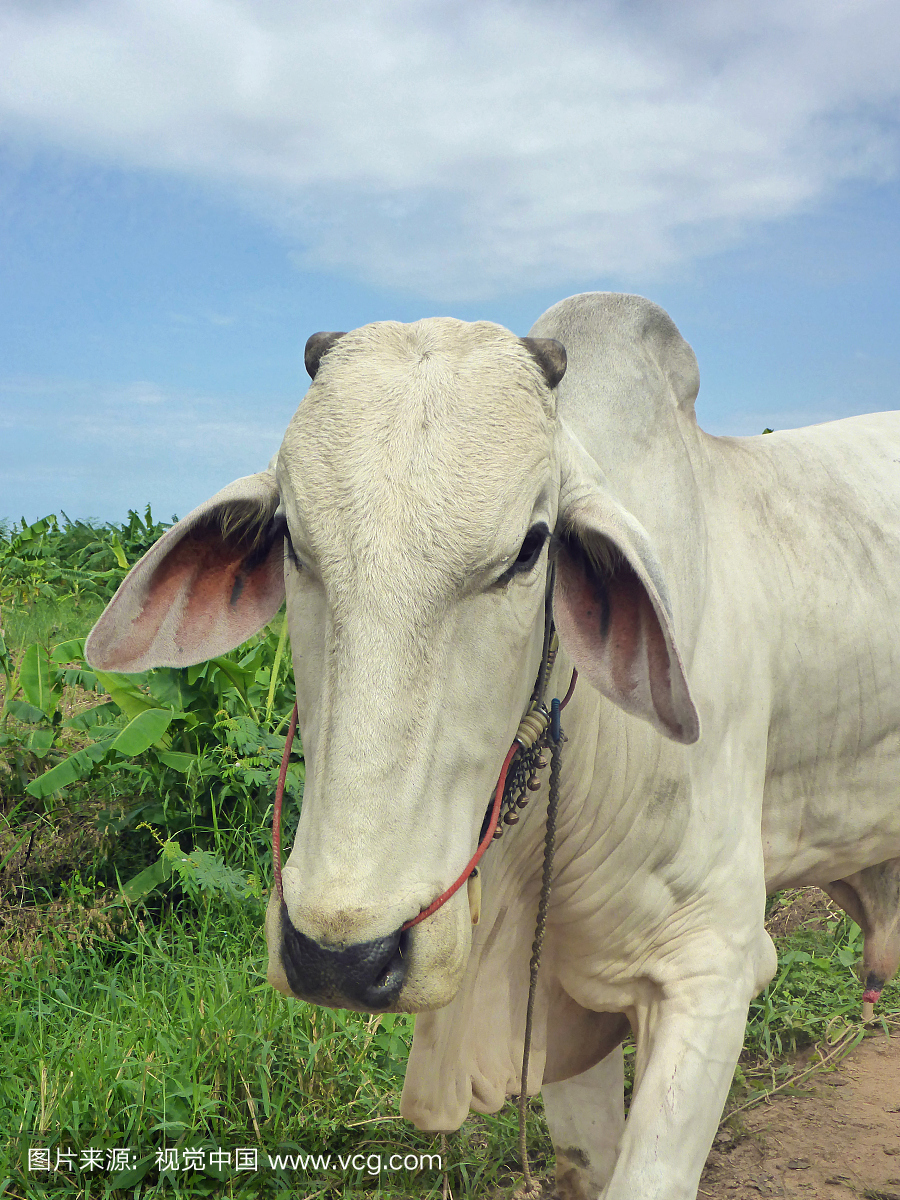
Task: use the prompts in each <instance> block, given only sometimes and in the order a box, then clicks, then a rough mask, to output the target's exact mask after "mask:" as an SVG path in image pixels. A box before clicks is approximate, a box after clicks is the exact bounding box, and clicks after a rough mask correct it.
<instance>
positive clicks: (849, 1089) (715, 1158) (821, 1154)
mask: <svg viewBox="0 0 900 1200" xmlns="http://www.w3.org/2000/svg"><path fill="white" fill-rule="evenodd" d="M699 1195H700V1196H701V1197H706V1198H707V1200H758V1197H759V1196H803V1197H810V1198H813V1200H850V1198H851V1197H860V1196H863V1197H868V1198H869V1200H900V1033H898V1032H896V1031H895V1032H894V1035H893V1036H892V1037H888V1036H887V1035H886V1034H885V1033H884V1032H883V1030H880V1029H878V1030H875V1031H873V1032H872V1033H871V1034H869V1035H868V1036H867V1037H866V1039H865V1041H863V1042H862V1043H861V1044H860V1045H859V1046H858V1047H857V1048H856V1049H855V1050H854V1051H852V1052H851V1054H850V1055H849V1057H848V1058H846V1059H845V1060H844V1061H843V1062H842V1063H841V1064H840V1065H839V1066H838V1067H837V1068H835V1069H834V1070H833V1071H829V1072H828V1073H827V1074H824V1073H823V1074H821V1075H817V1076H815V1077H814V1078H813V1081H812V1083H811V1085H810V1086H809V1088H808V1089H803V1091H802V1093H801V1094H795V1095H790V1096H787V1095H783V1096H782V1095H776V1096H773V1097H772V1098H771V1099H770V1100H769V1101H768V1102H767V1103H763V1104H760V1105H759V1106H758V1107H756V1108H753V1109H749V1110H747V1111H745V1112H743V1113H738V1114H736V1115H735V1116H734V1117H732V1118H730V1120H727V1121H725V1122H724V1123H723V1125H722V1128H721V1129H720V1130H719V1133H718V1134H717V1135H716V1143H715V1146H714V1148H713V1150H712V1152H711V1153H710V1156H709V1159H708V1161H707V1165H706V1169H705V1171H704V1173H703V1178H702V1180H701V1183H700V1192H699Z"/></svg>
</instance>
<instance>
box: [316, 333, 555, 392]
mask: <svg viewBox="0 0 900 1200" xmlns="http://www.w3.org/2000/svg"><path fill="white" fill-rule="evenodd" d="M319 336H320V337H321V336H322V335H321V334H320V335H319ZM519 341H520V342H521V343H522V345H523V346H524V347H525V349H526V350H527V351H528V353H529V354H530V355H531V357H532V358H533V359H534V361H535V362H536V363H537V365H538V366H539V367H540V368H541V370H542V371H543V373H544V378H545V379H546V380H547V386H548V387H549V388H555V387H556V385H557V384H558V383H559V381H560V380H561V379H562V377H563V375H565V373H566V348H565V346H564V345H563V344H562V342H558V341H557V340H556V338H532V337H523V338H519Z"/></svg>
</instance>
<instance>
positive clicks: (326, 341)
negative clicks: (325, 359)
mask: <svg viewBox="0 0 900 1200" xmlns="http://www.w3.org/2000/svg"><path fill="white" fill-rule="evenodd" d="M343 336H344V335H343V333H314V334H313V335H312V337H311V338H309V339H308V341H307V343H306V350H305V351H304V352H303V361H304V363H305V364H306V370H307V374H308V375H309V377H310V379H315V377H316V372H317V371H318V369H319V363H320V362H321V360H322V355H323V354H327V353H328V351H329V350H330V349H331V347H332V346H333V345H334V343H335V342H336V341H337V340H338V338H342V337H343Z"/></svg>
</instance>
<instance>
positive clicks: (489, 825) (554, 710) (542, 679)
mask: <svg viewBox="0 0 900 1200" xmlns="http://www.w3.org/2000/svg"><path fill="white" fill-rule="evenodd" d="M555 575H556V567H555V565H554V566H552V567H551V568H550V572H549V574H548V577H547V588H546V592H545V597H544V641H543V648H542V651H541V663H540V667H539V668H538V674H537V679H536V680H535V683H534V688H533V690H532V693H531V698H530V700H529V702H528V707H527V708H526V710H525V714H524V716H523V717H522V720H521V721H520V722H519V728H518V729H517V730H516V736H515V737H514V738H513V742H512V745H511V746H510V748H509V750H508V751H507V753H506V758H505V759H504V761H503V766H502V767H501V769H500V776H499V778H498V780H497V786H496V788H495V789H494V798H493V802H492V803H490V805H489V808H488V811H487V812H486V813H485V819H484V824H483V825H482V832H481V837H480V839H479V842H478V849H477V850H476V851H475V853H474V854H473V855H472V857H471V858H470V859H469V861H468V863H467V864H466V866H465V867H464V869H463V871H462V873H461V874H460V875H459V876H458V877H457V878H456V879H455V880H454V882H453V883H452V884H451V885H450V887H448V888H447V890H446V891H445V892H442V893H441V895H440V896H438V897H437V899H435V900H433V901H432V902H431V904H429V905H428V907H427V908H424V909H423V910H422V911H421V912H420V913H419V914H418V916H415V917H413V918H412V919H411V920H409V921H407V922H406V923H405V924H404V925H402V926H401V932H405V931H406V930H407V929H412V927H413V926H414V925H418V924H419V922H420V921H424V920H425V919H426V917H430V916H431V915H432V913H435V912H437V910H438V909H439V908H441V907H442V906H443V905H444V904H446V903H447V901H448V900H449V899H450V897H451V896H454V895H455V894H456V893H457V892H458V891H459V889H460V888H461V887H462V885H463V884H464V883H465V882H466V881H467V880H468V879H469V877H470V876H473V875H475V874H477V868H478V864H479V862H480V861H481V859H482V857H483V856H484V853H485V851H486V850H487V848H488V846H489V845H490V843H491V842H492V841H496V840H498V839H499V838H501V837H502V836H503V833H504V829H503V826H504V825H506V826H512V825H516V824H517V823H518V821H519V814H520V810H521V809H523V808H525V806H526V805H527V804H528V800H529V793H530V792H533V791H537V790H538V789H539V788H540V786H541V784H540V781H539V779H538V771H540V770H543V769H544V767H546V766H547V758H546V756H545V754H544V753H543V751H545V750H546V749H547V748H548V746H549V745H550V744H551V742H552V744H553V746H554V747H557V748H558V747H559V745H560V744H561V742H562V740H563V737H562V730H561V729H560V727H559V713H560V711H561V710H562V709H563V708H565V706H566V705H567V704H568V703H569V700H570V699H571V697H572V693H573V691H574V690H575V683H576V681H577V679H578V672H577V670H573V671H572V679H571V682H570V683H569V688H568V691H567V692H566V695H565V698H564V699H563V700H562V701H559V700H557V699H554V700H552V701H551V704H550V708H549V709H548V708H547V706H546V704H545V703H544V696H545V694H546V690H547V681H548V680H549V678H550V672H551V670H552V669H553V664H554V662H555V661H556V655H557V651H558V649H559V639H558V637H557V634H556V628H555V626H554V623H553V613H552V599H553V583H554V579H555ZM296 731H297V705H296V704H295V705H294V708H293V711H292V713H291V719H290V724H289V725H288V732H287V737H286V739H285V743H284V754H283V755H282V758H281V771H280V772H279V775H278V786H277V788H276V789H275V804H274V807H273V811H272V865H273V873H274V876H275V892H276V894H277V896H278V899H279V900H280V901H281V902H282V903H283V902H284V884H283V882H282V878H281V809H282V804H283V799H284V785H285V780H286V778H287V768H288V761H289V759H290V756H291V749H292V747H293V744H294V736H295V734H296ZM501 814H502V823H501Z"/></svg>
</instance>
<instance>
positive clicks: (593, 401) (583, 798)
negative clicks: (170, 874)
mask: <svg viewBox="0 0 900 1200" xmlns="http://www.w3.org/2000/svg"><path fill="white" fill-rule="evenodd" d="M560 344H561V345H560ZM563 347H564V348H565V354H564V353H563V349H562V348H563ZM566 354H567V355H568V368H567V369H566ZM307 363H308V366H309V369H310V373H311V374H312V375H313V376H314V382H313V384H312V386H311V387H310V389H309V392H308V394H307V396H306V397H305V399H304V401H303V403H302V404H301V405H300V407H299V408H298V410H297V412H296V414H295V416H294V417H293V419H292V420H291V423H290V425H289V426H288V430H287V433H286V435H285V438H284V442H283V444H282V447H281V450H280V451H279V454H278V456H277V461H276V462H275V463H274V466H272V467H270V469H269V470H267V471H264V472H262V473H261V474H259V475H254V476H250V477H249V478H246V479H241V480H238V481H237V482H236V483H233V484H231V485H230V486H229V487H227V488H225V490H224V491H222V492H220V493H219V494H218V495H217V496H215V497H214V498H213V499H212V500H210V501H208V502H207V503H206V504H204V505H203V506H202V507H200V508H198V509H197V510H196V511H195V512H193V513H192V514H191V515H190V516H188V517H186V518H185V519H184V520H182V521H180V522H179V523H178V524H177V525H175V526H174V527H173V528H172V529H171V530H169V532H168V533H167V534H166V535H165V536H164V537H163V538H162V540H161V541H160V542H159V543H158V544H157V545H156V546H155V547H154V548H153V549H152V550H151V551H150V552H149V554H147V555H146V557H145V558H144V559H143V560H142V562H141V563H139V564H138V565H137V566H136V567H135V568H134V570H133V571H132V573H131V574H130V575H129V577H128V579H127V580H126V581H125V583H124V584H123V585H122V588H121V589H120V591H119V593H118V594H117V596H116V598H115V599H114V600H113V601H112V603H111V604H110V606H109V608H108V609H107V611H106V613H105V614H104V615H103V617H101V619H100V622H99V623H98V625H97V626H96V628H95V630H94V631H93V633H92V635H91V638H90V641H89V643H88V657H89V658H90V660H91V662H93V663H94V664H95V665H96V666H98V667H102V668H104V669H106V670H114V671H141V670H145V669H146V668H148V667H151V666H154V665H170V666H184V665H187V664H189V663H196V662H198V661H201V660H203V659H206V658H209V657H212V656H214V655H217V654H220V653H222V652H224V651H226V650H228V649H230V648H231V647H233V646H235V645H237V644H238V643H240V642H241V641H242V640H243V639H245V638H247V637H248V636H250V634H252V633H253V632H254V631H255V630H257V629H259V628H260V627H261V626H262V625H263V624H264V623H265V622H266V621H268V620H270V619H271V618H272V617H273V616H274V615H275V614H276V612H277V611H278V608H279V605H280V604H281V602H282V598H283V596H284V593H285V591H286V593H287V612H288V619H289V622H290V631H291V643H292V647H293V660H294V673H295V677H296V687H297V699H298V704H299V713H300V729H301V732H302V738H303V748H304V752H305V755H306V764H307V766H306V793H305V796H304V800H303V812H302V817H301V819H300V825H299V828H298V830H297V834H296V840H295V842H294V846H293V850H292V852H291V855H290V858H289V860H288V862H287V864H286V866H285V870H284V903H283V904H280V903H279V902H278V900H277V899H276V898H273V901H272V904H271V905H270V908H269V914H268V919H267V933H268V941H269V951H270V967H269V978H270V980H271V981H272V983H273V984H275V986H276V987H279V988H281V989H282V990H283V991H286V992H293V993H294V994H297V995H301V996H304V997H306V998H308V999H311V1000H314V1001H318V1002H323V1003H327V1004H330V1005H339V1006H344V1007H348V1008H357V1009H362V1010H376V1011H377V1010H393V1011H407V1012H409V1011H416V1012H420V1013H421V1014H422V1015H420V1016H419V1017H418V1019H417V1022H416V1032H415V1040H414V1044H413V1050H412V1055H411V1058H410V1061H409V1068H408V1071H407V1076H406V1085H405V1089H404V1093H403V1104H402V1108H403V1112H404V1113H405V1114H406V1116H407V1117H409V1119H410V1120H412V1121H414V1122H415V1123H416V1124H417V1125H419V1126H420V1127H422V1128H423V1129H432V1130H452V1129H455V1128H457V1127H458V1126H459V1125H460V1124H461V1122H462V1121H463V1120H464V1118H465V1116H466V1114H467V1113H468V1111H469V1109H470V1107H471V1108H474V1109H476V1110H478V1111H481V1112H492V1111H495V1110H496V1109H498V1108H499V1107H500V1106H501V1105H502V1104H503V1102H504V1097H505V1096H506V1095H507V1094H509V1093H514V1092H516V1091H517V1090H518V1089H519V1086H520V1070H521V1051H522V1042H523V1025H524V1018H525V1004H526V991H527V981H528V960H529V954H530V947H531V941H532V937H533V926H534V916H535V908H536V904H537V897H538V890H539V881H540V871H541V846H542V839H543V813H542V806H541V805H540V804H538V803H535V804H532V805H531V806H530V807H529V808H528V809H527V810H526V813H525V815H524V816H523V819H522V820H521V822H520V823H519V825H518V826H517V827H516V828H515V829H514V830H511V831H510V832H508V833H507V835H506V836H505V837H504V838H503V839H502V841H500V842H498V843H496V844H495V845H493V846H492V847H491V848H490V849H489V850H488V852H487V855H486V857H485V859H484V860H483V864H482V866H483V871H482V878H483V885H484V896H483V908H482V915H481V923H480V924H479V925H478V926H477V927H476V928H475V929H474V931H473V928H472V925H471V922H470V913H469V906H468V904H467V901H466V888H462V889H461V890H460V891H458V892H457V893H456V894H455V895H454V896H453V898H452V899H451V900H450V901H448V902H447V903H446V904H445V905H444V906H443V907H441V908H440V909H439V910H438V911H437V912H435V913H434V914H433V915H432V916H430V917H429V918H428V919H427V920H424V921H423V922H422V923H421V924H419V925H417V926H416V927H415V928H413V929H409V930H407V931H405V932H402V933H401V926H402V925H403V924H404V923H405V922H407V921H408V920H410V919H411V918H412V917H414V916H415V915H416V914H417V913H419V912H421V910H422V909H424V908H425V907H426V906H428V905H429V904H430V902H431V901H432V900H434V898H435V897H436V896H438V895H439V894H440V893H441V892H442V891H443V890H444V889H445V888H447V886H448V885H449V884H450V883H451V882H452V881H453V880H454V879H455V878H456V877H457V876H458V875H459V874H460V872H461V871H462V870H463V868H464V866H465V864H466V863H467V861H468V860H469V858H470V856H471V855H472V852H473V849H474V847H475V845H476V843H477V840H478V837H479V831H480V829H481V827H482V821H483V818H484V815H485V808H486V805H487V802H488V801H489V799H490V796H491V794H492V791H493V789H494V786H495V781H496V779H497V775H498V770H499V767H500V764H501V762H502V760H503V758H504V754H505V752H506V750H507V748H508V746H509V744H510V741H511V739H512V737H513V735H514V733H515V731H516V727H517V725H518V722H519V719H520V717H521V715H522V713H523V711H524V709H525V706H526V704H527V701H528V698H529V695H530V692H531V689H532V685H533V683H534V680H535V676H536V672H537V669H538V664H539V660H540V656H541V650H542V637H543V630H544V595H545V586H546V583H547V579H548V567H549V564H550V563H551V562H555V566H556V583H555V593H554V595H553V598H552V599H553V613H554V617H555V621H556V625H557V628H558V631H559V635H560V639H561V644H562V649H561V652H560V654H559V657H558V659H557V662H556V665H555V667H554V669H553V672H552V675H551V676H550V685H549V693H548V694H549V695H550V696H553V695H555V696H559V695H560V694H561V692H563V691H564V690H565V688H566V685H567V683H568V680H569V678H570V675H571V672H572V668H573V664H574V665H575V666H577V668H578V671H579V673H580V682H579V683H578V685H577V687H576V689H575V692H574V696H573V699H572V702H571V704H570V705H569V707H568V708H567V709H566V712H565V714H564V718H565V719H564V728H565V733H566V735H567V738H568V740H567V742H566V744H565V747H564V750H563V758H562V778H561V798H560V814H559V834H558V851H557V858H556V865H555V879H554V886H553V892H552V897H551V909H550V917H549V924H548V928H547V935H546V941H545V953H544V962H543V965H542V968H541V976H540V979H539V985H538V994H537V1004H536V1022H535V1039H534V1046H533V1052H532V1074H531V1078H532V1080H533V1090H537V1089H538V1088H540V1089H541V1090H542V1091H543V1094H544V1098H545V1102H546V1110H547V1116H548V1121H549V1124H550V1129H551V1133H552V1135H553V1141H554V1144H555V1147H556V1150H557V1155H558V1168H557V1178H558V1187H559V1191H560V1194H561V1195H563V1196H565V1197H568V1198H575V1197H579V1198H582V1197H590V1198H592V1200H593V1198H595V1197H597V1195H598V1194H600V1193H602V1195H603V1196H604V1197H606V1198H608V1200H613V1198H615V1200H626V1198H627V1200H662V1198H665V1200H687V1198H688V1197H693V1196H694V1195H695V1193H696V1190H697V1185H698V1179H699V1177H700V1172H701V1169H702V1167H703V1163H704V1160H705V1158H706V1154H707V1152H708V1150H709V1147H710V1143H711V1141H712V1138H713V1135H714V1133H715V1130H716V1124H717V1121H718V1118H719V1114H720V1112H721V1110H722V1106H723V1103H724V1100H725V1098H726V1095H727V1092H728V1087H729V1084H730V1083H731V1078H732V1073H733V1070H734V1065H735V1062H736V1060H737V1057H738V1054H739V1052H740V1049H741V1041H742V1037H743V1033H744V1023H745V1020H746V1017H747V1006H748V1002H749V1000H750V999H751V997H752V996H753V995H754V994H755V993H756V992H758V991H759V990H760V989H761V988H762V987H763V986H764V985H765V984H766V983H767V981H768V980H769V979H770V978H771V976H772V974H773V971H774V969H775V951H774V949H773V946H772V943H771V941H770V939H769V937H768V935H767V934H766V931H765V928H764V926H763V909H764V900H765V893H766V889H767V888H769V889H773V888H782V887H785V886H788V885H792V886H797V885H801V884H810V883H817V884H822V885H827V886H829V887H831V889H832V893H833V894H834V895H836V896H837V898H838V899H840V900H841V902H842V903H844V904H846V905H848V907H850V909H851V911H852V909H853V905H854V903H855V904H856V907H857V910H858V911H860V912H868V913H869V914H870V915H871V919H872V923H873V925H876V926H878V925H880V926H881V927H882V929H886V930H887V934H886V935H885V936H886V938H887V942H886V943H885V944H886V945H887V949H879V951H878V953H877V954H874V951H873V954H874V959H877V960H878V963H879V964H880V968H879V969H880V970H881V972H882V973H884V972H886V971H893V970H894V969H895V968H896V966H897V952H896V951H897V931H896V925H894V926H893V927H891V925H892V922H894V920H895V917H896V912H891V911H890V910H889V909H890V906H888V908H887V909H886V910H885V911H882V909H883V908H884V907H885V906H884V905H883V904H882V905H881V907H879V903H878V898H879V897H884V896H888V898H889V899H891V903H892V904H894V903H895V902H896V891H895V892H894V895H893V898H891V897H890V887H891V886H893V885H892V883H891V881H892V880H894V881H895V880H896V878H897V875H896V871H897V864H896V863H891V862H890V860H892V859H897V856H900V804H898V802H897V798H896V797H897V786H898V777H900V763H898V751H900V683H898V676H900V637H898V632H897V620H898V613H900V418H898V416H897V415H896V414H880V415H877V416H868V417H858V418H853V419H850V420H846V421H838V422H835V423H832V424H827V425H820V426H816V427H813V428H810V429H802V430H795V431H789V432H784V433H775V434H772V435H770V436H767V437H752V438H716V437H710V436H709V435H707V434H705V433H703V432H702V430H700V429H699V428H698V426H697V422H696V419H695V416H694V398H695V396H696V394H697V388H698V374H697V365H696V361H695V358H694V355H693V353H692V351H691V349H690V347H689V346H688V345H687V344H686V343H685V342H684V340H683V339H682V338H681V336H680V335H679V333H678V330H677V329H676V328H675V326H674V325H673V323H672V321H671V320H670V319H669V317H668V316H667V315H666V314H665V313H664V312H663V311H662V310H661V309H659V308H657V307H656V306H655V305H653V304H650V303H649V302H647V301H646V300H643V299H640V298H638V297H635V296H620V295H607V294H593V295H584V296H575V297H573V298H571V299H569V300H565V301H563V302H562V303H560V304H558V305H556V306H555V307H554V308H552V309H550V311H549V312H548V313H546V314H545V315H544V316H543V317H541V319H540V320H539V321H538V323H537V325H536V326H535V327H534V329H533V330H532V338H531V339H519V338H517V337H515V336H514V335H513V334H511V333H509V332H507V331H506V330H505V329H502V328H500V327H498V326H496V325H492V324H488V323H475V324H465V323H463V322H460V321H455V320H449V319H435V320H424V321H419V322H417V323H415V324H411V325H401V324H395V323H392V322H386V323H382V324H374V325H370V326H366V327H365V328H362V329H358V330H356V331H355V332H353V333H348V334H346V335H342V336H341V335H317V336H316V337H314V338H311V339H310V343H309V345H308V352H307ZM563 371H564V372H565V373H564V375H563ZM557 385H558V386H557ZM886 863H887V864H888V865H887V866H884V865H883V864H886ZM878 864H882V865H881V866H879V865H878ZM870 932H872V931H870ZM877 933H878V930H877V929H876V930H874V932H873V933H872V936H873V938H874V937H875V936H876V934H877ZM882 940H884V939H882ZM888 943H890V944H889V945H888ZM874 959H873V961H874ZM629 1028H630V1029H632V1030H633V1031H634V1034H635V1037H636V1042H637V1051H636V1080H635V1089H634V1096H633V1100H632V1105H631V1111H630V1114H629V1117H628V1121H627V1123H626V1122H625V1121H624V1118H623V1107H622V1054H621V1050H620V1049H619V1048H618V1047H619V1045H620V1042H621V1040H622V1038H623V1036H624V1035H625V1033H626V1031H627V1030H628V1029H629Z"/></svg>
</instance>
